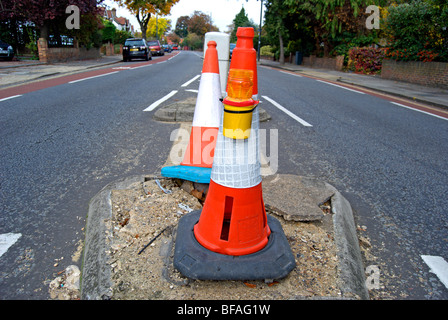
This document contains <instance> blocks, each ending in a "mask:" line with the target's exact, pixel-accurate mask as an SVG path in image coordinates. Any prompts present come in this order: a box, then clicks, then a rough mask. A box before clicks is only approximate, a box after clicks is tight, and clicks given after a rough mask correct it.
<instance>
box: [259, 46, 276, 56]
mask: <svg viewBox="0 0 448 320" xmlns="http://www.w3.org/2000/svg"><path fill="white" fill-rule="evenodd" d="M272 50H273V48H272V47H271V46H263V47H261V48H260V55H262V56H268V57H273V56H274V53H273V52H272Z"/></svg>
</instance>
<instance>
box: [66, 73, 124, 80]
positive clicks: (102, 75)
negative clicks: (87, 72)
mask: <svg viewBox="0 0 448 320" xmlns="http://www.w3.org/2000/svg"><path fill="white" fill-rule="evenodd" d="M118 72H120V71H114V72H109V73H105V74H100V75H97V76H93V77H88V78H84V79H78V80H73V81H70V82H69V83H76V82H80V81H84V80H89V79H93V78H98V77H104V76H108V75H110V74H114V73H118Z"/></svg>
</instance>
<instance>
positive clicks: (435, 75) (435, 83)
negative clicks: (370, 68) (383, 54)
mask: <svg viewBox="0 0 448 320" xmlns="http://www.w3.org/2000/svg"><path fill="white" fill-rule="evenodd" d="M381 78H384V79H391V80H398V81H404V82H411V83H416V84H421V85H425V86H429V87H438V88H444V89H448V63H446V62H420V61H395V60H389V59H387V60H386V59H384V60H383V66H382V68H381Z"/></svg>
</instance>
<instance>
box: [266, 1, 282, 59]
mask: <svg viewBox="0 0 448 320" xmlns="http://www.w3.org/2000/svg"><path fill="white" fill-rule="evenodd" d="M287 15H288V7H287V6H285V5H284V1H282V0H268V1H267V3H266V13H265V21H266V22H265V28H266V31H267V32H268V34H271V37H272V36H277V37H278V42H279V45H278V47H279V49H280V53H279V62H280V63H281V64H284V63H285V54H284V46H283V39H284V37H285V36H286V35H287V33H288V30H287V29H286V28H285V24H284V23H283V20H284V19H286V17H287Z"/></svg>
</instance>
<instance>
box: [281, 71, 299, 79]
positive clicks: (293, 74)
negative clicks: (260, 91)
mask: <svg viewBox="0 0 448 320" xmlns="http://www.w3.org/2000/svg"><path fill="white" fill-rule="evenodd" d="M280 72H281V73H284V74H289V75H290V76H295V77H299V78H302V76H301V75H299V74H295V73H291V72H286V71H280Z"/></svg>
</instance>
